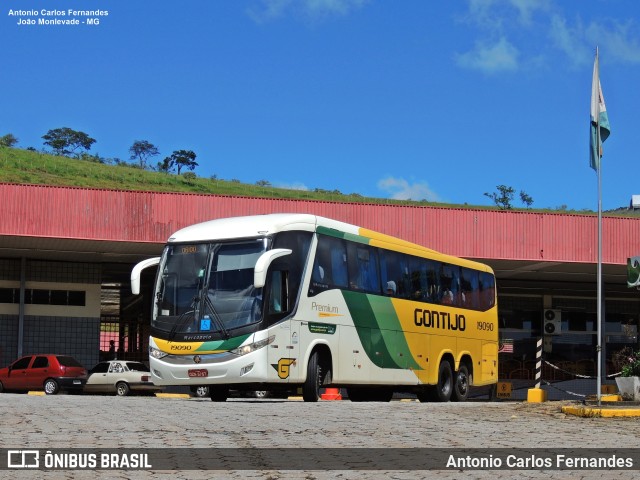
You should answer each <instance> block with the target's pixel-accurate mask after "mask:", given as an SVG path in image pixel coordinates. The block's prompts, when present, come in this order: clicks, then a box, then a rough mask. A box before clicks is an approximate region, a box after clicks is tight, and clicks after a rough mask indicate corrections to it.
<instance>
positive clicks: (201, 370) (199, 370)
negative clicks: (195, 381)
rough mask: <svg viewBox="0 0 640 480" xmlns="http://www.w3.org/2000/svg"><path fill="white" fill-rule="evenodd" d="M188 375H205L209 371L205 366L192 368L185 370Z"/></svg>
mask: <svg viewBox="0 0 640 480" xmlns="http://www.w3.org/2000/svg"><path fill="white" fill-rule="evenodd" d="M187 374H188V375H189V376H190V377H206V376H208V375H209V371H208V370H207V369H206V368H192V369H191V370H189V371H188V372H187Z"/></svg>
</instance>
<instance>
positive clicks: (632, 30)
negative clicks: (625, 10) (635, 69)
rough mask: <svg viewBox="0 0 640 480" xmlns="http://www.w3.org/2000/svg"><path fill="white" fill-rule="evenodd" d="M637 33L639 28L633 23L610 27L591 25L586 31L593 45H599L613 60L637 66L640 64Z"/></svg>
mask: <svg viewBox="0 0 640 480" xmlns="http://www.w3.org/2000/svg"><path fill="white" fill-rule="evenodd" d="M637 32H638V26H637V25H635V24H634V22H632V21H630V22H627V23H626V24H621V23H617V22H616V23H612V24H611V25H609V26H605V25H603V24H599V23H591V24H590V25H589V26H588V27H587V28H586V30H585V36H586V39H587V41H588V42H590V43H591V45H599V46H600V47H601V51H602V52H603V53H605V54H606V55H607V56H608V57H610V58H611V59H612V60H615V61H618V62H620V63H631V64H637V63H640V36H638V34H637Z"/></svg>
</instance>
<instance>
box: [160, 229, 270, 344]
mask: <svg viewBox="0 0 640 480" xmlns="http://www.w3.org/2000/svg"><path fill="white" fill-rule="evenodd" d="M267 246H268V240H267V239H258V240H250V241H243V242H233V243H198V244H180V245H168V246H167V247H166V248H165V250H164V253H163V255H162V259H161V262H160V266H159V270H158V271H159V274H158V279H157V285H156V292H157V293H156V302H155V305H154V312H153V317H152V320H151V326H152V327H153V328H154V329H155V330H156V331H158V332H165V335H166V336H167V338H168V339H169V340H173V339H174V338H175V339H176V340H178V339H180V337H182V338H184V335H185V334H199V335H201V336H206V337H211V336H212V335H213V334H216V335H215V336H216V337H223V338H228V337H229V335H230V334H229V330H232V329H236V328H241V327H245V326H247V325H250V324H253V323H257V322H259V321H260V320H261V318H262V288H257V289H256V288H254V286H253V273H254V267H255V264H256V261H257V260H258V258H259V257H260V255H261V254H262V253H264V252H265V251H266V249H267ZM178 335H180V337H177V336H178ZM163 336H164V335H163Z"/></svg>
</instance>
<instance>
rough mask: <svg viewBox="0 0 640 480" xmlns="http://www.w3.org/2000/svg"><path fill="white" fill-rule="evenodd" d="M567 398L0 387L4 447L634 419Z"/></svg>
mask: <svg viewBox="0 0 640 480" xmlns="http://www.w3.org/2000/svg"><path fill="white" fill-rule="evenodd" d="M567 403H569V402H564V403H560V402H547V403H544V404H528V403H520V402H477V401H474V402H467V403H461V404H459V403H444V404H442V403H427V404H425V403H419V402H413V401H409V402H407V401H393V402H390V403H351V402H349V401H333V402H328V401H325V402H319V403H317V404H308V403H303V402H300V401H291V400H250V399H234V400H230V401H228V402H226V403H214V402H211V401H210V400H208V399H195V398H193V399H179V398H155V397H126V398H119V397H111V396H77V395H57V396H32V395H18V394H0V412H1V413H0V415H1V417H0V418H1V423H0V434H1V435H2V436H1V438H2V440H1V447H2V448H19V449H25V448H38V449H49V448H80V447H82V448H100V449H105V448H118V447H127V448H138V447H145V448H166V447H174V448H185V447H192V448H212V447H233V448H259V447H263V448H274V447H278V448H293V447H295V448H313V449H328V448H348V447H355V448H365V447H370V448H373V447H376V448H417V447H423V448H439V447H440V448H451V449H457V451H461V452H464V449H467V448H487V447H506V448H524V449H531V448H540V447H545V448H561V447H564V448H584V447H592V448H622V447H636V446H638V439H639V438H640V419H638V418H579V417H575V416H571V415H564V414H562V413H561V412H560V407H561V405H563V404H567ZM636 474H639V475H640V470H636V471H635V472H629V471H620V470H617V471H584V470H583V471H557V470H556V471H553V470H548V471H545V470H542V471H540V470H521V471H503V470H492V471H477V470H476V471H460V470H448V471H397V470H393V471H346V470H342V471H335V470H334V471H328V472H327V471H317V470H306V471H300V470H296V471H277V470H274V471H246V470H242V471H228V472H219V471H206V472H202V471H196V470H190V471H181V472H170V471H125V470H120V471H104V470H97V471H92V472H86V471H85V472H79V471H58V472H43V471H38V472H25V471H4V472H2V471H0V476H1V477H2V478H34V479H36V478H38V479H39V478H91V479H95V478H158V479H164V478H166V479H173V478H185V479H192V478H237V479H240V478H260V479H263V478H264V479H272V480H275V479H298V478H300V479H306V480H312V479H329V478H339V479H368V478H392V479H414V478H434V477H436V476H437V477H438V478H445V479H449V478H451V479H453V478H479V479H489V478H491V479H493V478H515V477H519V478H553V479H564V478H598V479H608V478H634V476H635V477H636V478H637V477H638V475H636Z"/></svg>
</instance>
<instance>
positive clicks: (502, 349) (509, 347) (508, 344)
mask: <svg viewBox="0 0 640 480" xmlns="http://www.w3.org/2000/svg"><path fill="white" fill-rule="evenodd" d="M498 353H513V339H512V338H505V339H504V340H501V341H500V345H499V347H498Z"/></svg>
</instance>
